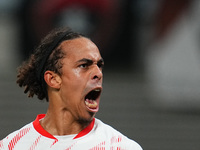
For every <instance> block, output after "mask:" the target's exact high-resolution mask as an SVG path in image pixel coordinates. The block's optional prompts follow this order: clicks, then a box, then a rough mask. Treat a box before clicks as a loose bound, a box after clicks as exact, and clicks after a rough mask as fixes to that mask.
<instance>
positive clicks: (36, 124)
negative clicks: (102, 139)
mask: <svg viewBox="0 0 200 150" xmlns="http://www.w3.org/2000/svg"><path fill="white" fill-rule="evenodd" d="M44 117H45V114H40V115H38V116H37V118H36V119H35V121H33V127H34V128H35V130H36V131H37V132H38V133H40V134H41V135H43V136H45V137H48V138H51V139H56V138H55V137H54V136H53V135H51V134H50V133H49V132H47V131H46V130H44V129H43V128H42V126H41V125H40V119H42V118H44ZM94 122H95V118H94V119H93V120H92V122H91V123H90V124H89V125H88V126H87V127H86V128H85V129H83V130H82V131H81V132H79V134H77V135H76V136H75V137H74V138H73V139H77V138H80V137H83V136H84V135H86V134H88V133H89V132H90V131H91V130H92V129H93V127H94ZM56 140H57V139H56Z"/></svg>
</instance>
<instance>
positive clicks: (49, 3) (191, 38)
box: [0, 0, 200, 150]
mask: <svg viewBox="0 0 200 150" xmlns="http://www.w3.org/2000/svg"><path fill="white" fill-rule="evenodd" d="M199 16H200V1H198V0H15V1H13V0H1V1H0V87H1V88H0V118H1V120H0V139H2V138H3V137H5V136H6V135H7V134H9V133H10V132H12V131H14V130H16V129H18V128H20V127H22V126H23V125H25V124H27V123H29V122H30V121H33V120H34V119H35V117H36V115H37V114H40V113H45V111H46V108H47V105H48V104H47V103H46V102H40V101H39V100H37V99H36V98H33V99H28V98H27V96H26V95H25V94H23V89H20V88H18V86H17V85H16V83H15V80H16V68H17V66H18V65H19V64H20V63H21V62H22V61H24V60H26V59H27V58H28V57H29V54H30V52H31V51H32V50H33V49H34V47H35V46H36V44H37V43H38V42H39V40H40V39H41V37H43V36H44V35H45V34H46V33H48V32H49V31H50V30H51V29H53V28H54V27H60V26H66V25H67V26H70V27H71V28H73V29H75V30H77V31H79V32H83V33H84V34H86V35H88V36H89V37H91V39H92V40H93V41H94V42H95V43H96V44H97V45H98V46H99V48H100V50H101V53H102V55H103V57H104V59H105V64H106V66H105V70H104V92H103V95H102V98H101V109H100V112H99V113H98V115H97V117H98V118H100V119H101V120H103V121H104V122H105V123H108V124H110V125H112V126H113V127H115V128H116V129H118V130H119V131H121V132H122V133H124V134H125V135H127V136H128V137H130V138H132V139H134V140H136V141H137V142H138V143H140V144H141V146H142V147H143V148H144V150H145V149H146V150H199V149H200V142H199V141H200V44H199V43H200V17H199Z"/></svg>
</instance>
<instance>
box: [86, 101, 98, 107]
mask: <svg viewBox="0 0 200 150" xmlns="http://www.w3.org/2000/svg"><path fill="white" fill-rule="evenodd" d="M85 104H86V106H88V107H89V108H91V109H95V108H97V102H96V101H92V103H90V102H88V101H85Z"/></svg>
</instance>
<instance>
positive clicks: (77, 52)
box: [61, 37, 101, 60]
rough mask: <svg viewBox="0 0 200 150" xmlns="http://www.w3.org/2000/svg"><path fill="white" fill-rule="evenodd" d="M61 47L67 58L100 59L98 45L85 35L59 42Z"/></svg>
mask: <svg viewBox="0 0 200 150" xmlns="http://www.w3.org/2000/svg"><path fill="white" fill-rule="evenodd" d="M61 49H62V50H63V51H64V52H65V53H66V57H67V58H72V59H81V58H89V59H97V60H99V59H101V55H100V52H99V49H98V47H97V46H96V45H95V44H94V43H93V42H92V41H91V40H89V39H87V38H85V37H80V38H76V39H72V40H67V41H64V42H62V43H61Z"/></svg>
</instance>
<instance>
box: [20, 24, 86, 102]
mask: <svg viewBox="0 0 200 150" xmlns="http://www.w3.org/2000/svg"><path fill="white" fill-rule="evenodd" d="M79 37H83V35H82V34H79V33H76V32H74V31H72V30H71V29H70V28H68V27H67V28H59V29H55V30H53V31H51V32H50V33H49V34H48V35H47V36H46V37H45V38H44V39H43V40H42V41H41V43H40V45H39V46H38V47H37V48H36V49H35V51H34V52H33V54H32V55H31V56H30V58H29V59H28V60H27V61H25V62H24V63H23V64H22V65H21V66H20V67H19V68H18V75H17V84H18V85H19V86H20V87H25V90H24V93H28V92H29V94H28V97H33V96H34V94H35V95H37V97H38V99H40V100H43V99H44V98H45V99H46V101H48V95H47V89H46V82H45V81H44V77H43V76H44V72H45V71H46V70H51V71H54V72H55V73H58V74H59V75H61V74H62V71H61V68H62V65H63V64H62V62H61V59H62V58H64V57H65V55H66V54H65V53H64V52H63V51H62V49H60V48H58V47H59V45H60V44H61V42H62V41H65V40H71V39H75V38H79Z"/></svg>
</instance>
